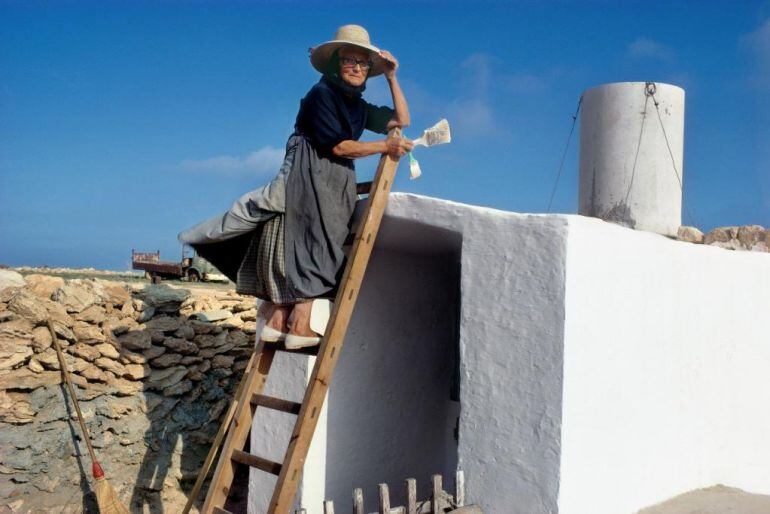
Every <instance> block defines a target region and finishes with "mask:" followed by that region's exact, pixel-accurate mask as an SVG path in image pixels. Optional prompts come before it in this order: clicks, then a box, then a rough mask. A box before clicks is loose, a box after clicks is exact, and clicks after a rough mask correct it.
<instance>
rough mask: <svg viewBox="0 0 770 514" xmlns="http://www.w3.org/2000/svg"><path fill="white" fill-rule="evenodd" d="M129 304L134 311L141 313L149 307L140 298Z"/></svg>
mask: <svg viewBox="0 0 770 514" xmlns="http://www.w3.org/2000/svg"><path fill="white" fill-rule="evenodd" d="M131 304H132V305H133V306H134V310H135V311H138V312H143V311H144V310H145V309H149V308H150V305H148V304H147V302H145V301H144V300H142V299H141V298H134V299H133V300H132V301H131Z"/></svg>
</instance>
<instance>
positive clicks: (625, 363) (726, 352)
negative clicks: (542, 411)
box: [471, 217, 770, 514]
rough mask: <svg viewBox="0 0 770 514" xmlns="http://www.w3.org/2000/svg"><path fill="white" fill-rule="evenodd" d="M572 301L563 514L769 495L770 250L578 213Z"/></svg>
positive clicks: (572, 229) (571, 249)
mask: <svg viewBox="0 0 770 514" xmlns="http://www.w3.org/2000/svg"><path fill="white" fill-rule="evenodd" d="M566 305H567V306H566V328H565V343H564V345H565V350H564V399H563V405H564V407H563V415H562V422H563V427H562V443H561V447H562V459H561V490H560V496H559V506H560V510H559V512H560V513H561V514H573V513H574V514H583V513H586V512H591V513H595V514H603V513H608V514H609V513H612V514H616V513H625V512H628V513H631V512H635V511H636V510H637V509H640V508H642V507H644V506H646V505H650V504H654V503H656V502H659V501H662V500H664V499H666V498H669V497H671V496H674V495H676V494H679V493H682V492H684V491H688V490H691V489H695V488H699V487H705V486H711V485H714V484H717V483H723V484H727V485H730V486H734V487H738V488H742V489H746V490H748V491H752V492H759V493H766V494H767V493H770V478H769V477H770V439H769V438H768V434H770V409H769V408H768V405H770V387H768V376H770V375H769V370H770V332H769V331H768V326H769V325H768V320H770V255H768V254H760V253H750V252H732V251H726V250H723V249H719V248H714V247H707V246H700V245H693V244H688V243H682V242H677V241H672V240H669V239H667V238H665V237H663V236H657V235H653V234H647V233H642V232H636V231H632V230H629V229H625V228H621V227H616V226H614V225H611V224H608V223H603V222H600V221H598V220H594V219H589V218H581V217H570V224H569V242H568V246H567V301H566ZM471 480H472V478H471Z"/></svg>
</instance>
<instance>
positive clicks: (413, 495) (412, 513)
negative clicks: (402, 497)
mask: <svg viewBox="0 0 770 514" xmlns="http://www.w3.org/2000/svg"><path fill="white" fill-rule="evenodd" d="M406 514H417V480H415V479H414V478H407V479H406Z"/></svg>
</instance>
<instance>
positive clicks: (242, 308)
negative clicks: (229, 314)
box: [232, 300, 256, 319]
mask: <svg viewBox="0 0 770 514" xmlns="http://www.w3.org/2000/svg"><path fill="white" fill-rule="evenodd" d="M250 310H254V312H255V313H256V310H255V309H254V301H253V300H236V302H235V303H234V305H233V306H232V311H233V312H248V311H250ZM241 319H243V316H241Z"/></svg>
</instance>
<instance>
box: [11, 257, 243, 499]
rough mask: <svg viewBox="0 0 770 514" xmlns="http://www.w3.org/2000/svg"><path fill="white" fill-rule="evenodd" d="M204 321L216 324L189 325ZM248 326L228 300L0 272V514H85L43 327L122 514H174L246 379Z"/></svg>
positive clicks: (60, 387) (84, 464)
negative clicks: (125, 508)
mask: <svg viewBox="0 0 770 514" xmlns="http://www.w3.org/2000/svg"><path fill="white" fill-rule="evenodd" d="M213 310H216V311H226V312H227V313H228V314H230V315H229V317H226V318H224V319H221V320H219V321H216V322H204V321H199V320H197V319H196V316H195V314H196V313H199V312H205V311H213ZM256 314H257V313H256V309H255V303H254V300H253V299H250V298H247V297H242V296H239V295H237V294H235V293H234V292H230V291H213V290H196V291H195V292H194V293H191V292H190V291H188V290H186V289H179V288H173V287H169V286H167V285H164V284H162V285H127V284H123V283H119V282H111V281H107V280H100V279H74V280H66V281H65V280H63V279H61V278H57V277H51V276H45V275H34V274H33V275H28V276H26V277H21V275H19V274H18V273H15V272H13V271H10V270H0V475H2V479H1V480H0V511H2V510H3V509H4V508H6V509H10V510H11V511H13V512H44V511H45V512H47V511H51V510H54V509H55V510H57V511H62V512H81V511H92V510H91V509H90V508H89V504H92V503H93V498H91V497H90V495H89V494H86V493H87V491H89V490H90V486H89V482H90V480H91V471H90V461H89V459H88V454H87V451H86V447H85V444H84V443H83V441H82V436H81V433H80V428H79V426H78V425H77V420H76V417H75V412H74V409H73V407H72V404H71V402H70V401H69V399H68V395H67V394H65V389H64V384H62V376H61V373H60V371H59V361H58V359H57V356H56V352H55V350H54V348H53V347H52V341H51V336H50V333H49V330H48V328H47V321H48V320H49V319H50V320H52V322H53V325H54V329H55V332H56V333H57V335H58V339H59V341H60V342H61V344H62V346H63V347H64V348H63V349H64V352H65V355H66V359H67V362H68V367H69V368H70V371H71V372H72V379H73V382H74V383H75V387H76V390H77V393H78V398H79V400H80V402H81V407H82V409H83V414H84V416H85V418H86V424H87V426H88V428H89V430H90V431H91V437H92V440H93V444H94V447H95V448H96V452H97V455H98V457H99V459H100V462H101V463H102V466H103V467H104V469H105V471H106V473H107V478H108V480H109V481H110V483H111V484H112V485H113V486H114V487H115V488H116V490H117V491H118V493H119V495H120V497H121V499H122V500H123V501H124V502H125V503H126V504H127V505H128V504H129V503H130V504H131V510H132V511H135V512H142V511H150V512H163V511H164V507H162V506H161V504H162V505H164V506H165V510H166V511H168V512H175V511H178V510H181V505H183V504H184V502H185V501H186V496H185V495H184V491H186V490H188V489H189V488H191V487H192V483H193V482H194V480H195V477H196V475H197V470H198V469H199V467H200V464H201V463H202V462H203V459H204V458H205V456H206V452H207V451H208V448H209V443H210V442H211V440H212V439H213V435H214V434H215V433H216V430H217V428H218V427H219V422H220V417H221V416H222V415H223V413H224V411H225V410H226V408H227V406H228V404H229V401H230V399H231V396H232V391H233V389H234V387H235V385H236V384H237V380H238V379H239V378H240V375H241V373H242V371H243V370H244V369H245V367H246V364H247V362H248V359H249V356H250V354H251V351H252V349H253V334H254V332H255V330H256V321H255V320H256ZM177 506H179V508H177ZM62 508H63V510H61V509H62Z"/></svg>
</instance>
